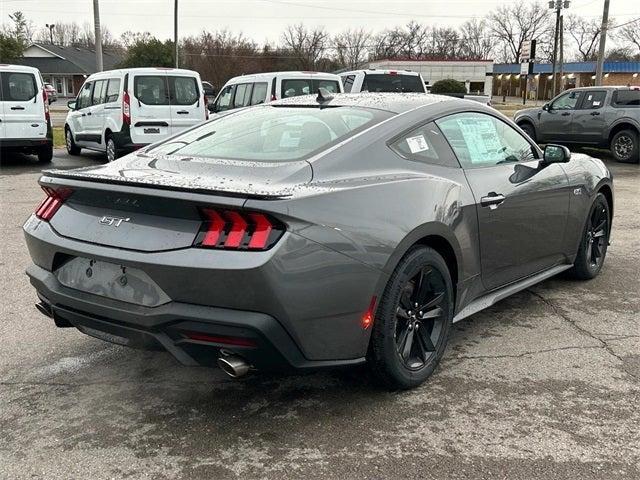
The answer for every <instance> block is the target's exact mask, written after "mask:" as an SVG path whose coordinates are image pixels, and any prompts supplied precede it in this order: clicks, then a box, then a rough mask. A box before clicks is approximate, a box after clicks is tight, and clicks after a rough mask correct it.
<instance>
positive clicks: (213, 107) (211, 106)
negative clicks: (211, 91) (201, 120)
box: [207, 103, 218, 113]
mask: <svg viewBox="0 0 640 480" xmlns="http://www.w3.org/2000/svg"><path fill="white" fill-rule="evenodd" d="M207 109H208V110H209V113H217V112H218V108H217V107H216V104H215V103H210V104H209V105H207Z"/></svg>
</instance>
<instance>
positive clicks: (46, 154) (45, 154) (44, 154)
mask: <svg viewBox="0 0 640 480" xmlns="http://www.w3.org/2000/svg"><path fill="white" fill-rule="evenodd" d="M52 159H53V145H49V146H48V147H42V148H40V150H38V161H39V162H40V163H49V162H50V161H51V160H52Z"/></svg>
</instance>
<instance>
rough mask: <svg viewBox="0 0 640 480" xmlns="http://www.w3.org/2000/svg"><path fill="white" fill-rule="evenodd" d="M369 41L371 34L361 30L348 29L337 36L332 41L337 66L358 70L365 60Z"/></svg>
mask: <svg viewBox="0 0 640 480" xmlns="http://www.w3.org/2000/svg"><path fill="white" fill-rule="evenodd" d="M370 39H371V34H370V33H369V32H367V31H366V30H364V29H363V28H359V29H354V30H351V29H349V30H345V31H344V32H341V33H339V34H337V35H336V36H335V37H334V39H333V41H334V44H335V49H336V57H337V58H336V60H337V62H338V64H339V65H340V66H341V67H343V68H344V67H346V68H350V69H355V68H358V67H359V66H360V65H361V64H362V63H363V62H364V61H365V60H366V57H367V46H368V43H369V40H370Z"/></svg>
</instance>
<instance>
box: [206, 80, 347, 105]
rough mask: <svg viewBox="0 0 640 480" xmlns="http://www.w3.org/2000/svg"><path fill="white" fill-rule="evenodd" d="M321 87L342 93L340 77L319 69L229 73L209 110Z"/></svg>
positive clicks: (300, 92) (292, 95) (316, 89)
mask: <svg viewBox="0 0 640 480" xmlns="http://www.w3.org/2000/svg"><path fill="white" fill-rule="evenodd" d="M320 87H322V88H324V89H326V90H327V91H328V92H329V93H342V92H343V90H342V83H341V82H340V77H339V76H338V75H334V74H332V73H322V72H269V73H257V74H254V75H241V76H239V77H233V78H232V79H231V80H229V81H228V82H227V83H225V85H224V87H222V88H221V89H220V92H219V93H218V96H217V97H216V101H215V102H213V104H212V105H211V108H210V110H211V111H212V112H223V111H225V110H231V109H232V108H239V107H247V106H249V105H257V104H259V103H266V102H270V101H272V100H278V99H281V98H287V97H297V96H299V95H309V94H313V93H317V92H318V88H320Z"/></svg>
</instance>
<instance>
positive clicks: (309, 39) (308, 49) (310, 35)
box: [282, 23, 329, 70]
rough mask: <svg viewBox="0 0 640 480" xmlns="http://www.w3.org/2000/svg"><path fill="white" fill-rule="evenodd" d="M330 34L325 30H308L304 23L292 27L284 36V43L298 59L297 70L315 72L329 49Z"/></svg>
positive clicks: (289, 27) (288, 28)
mask: <svg viewBox="0 0 640 480" xmlns="http://www.w3.org/2000/svg"><path fill="white" fill-rule="evenodd" d="M328 40H329V34H328V33H327V31H326V30H325V29H324V28H315V29H313V30H309V29H307V27H305V26H304V25H303V24H302V23H299V24H297V25H290V26H288V27H287V29H286V30H285V31H284V33H283V34H282V43H283V44H284V47H285V48H286V49H287V50H288V51H289V52H290V54H291V56H292V57H293V58H294V59H296V60H295V61H296V64H297V68H299V69H301V70H314V69H316V68H318V65H319V63H320V59H321V58H322V56H323V54H324V53H325V50H326V49H327V47H328Z"/></svg>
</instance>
